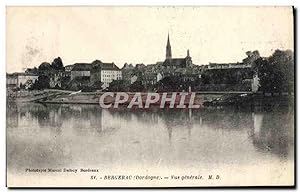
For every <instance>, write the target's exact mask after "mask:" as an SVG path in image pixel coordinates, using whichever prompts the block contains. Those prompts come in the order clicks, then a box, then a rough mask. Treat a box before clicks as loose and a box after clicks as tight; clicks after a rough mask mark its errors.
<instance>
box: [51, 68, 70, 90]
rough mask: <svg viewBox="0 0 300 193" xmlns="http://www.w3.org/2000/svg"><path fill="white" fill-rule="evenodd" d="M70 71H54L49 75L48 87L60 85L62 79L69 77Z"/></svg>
mask: <svg viewBox="0 0 300 193" xmlns="http://www.w3.org/2000/svg"><path fill="white" fill-rule="evenodd" d="M70 74H71V72H69V71H56V72H55V73H52V74H51V75H50V77H49V78H50V82H49V85H50V88H54V87H62V83H63V80H66V79H67V80H69V79H70Z"/></svg>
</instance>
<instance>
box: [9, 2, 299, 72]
mask: <svg viewBox="0 0 300 193" xmlns="http://www.w3.org/2000/svg"><path fill="white" fill-rule="evenodd" d="M210 9H214V12H211V10H210ZM286 12H290V14H286ZM56 13H60V14H56ZM62 13H64V14H62ZM145 15H147V16H148V17H146V16H145ZM7 16H9V17H8V18H10V20H8V21H7V53H9V54H7V72H8V73H11V72H20V71H23V69H25V68H32V67H35V66H38V65H39V64H41V63H42V62H51V61H52V60H53V59H54V58H56V57H58V56H59V57H61V58H62V60H63V63H64V65H65V66H66V65H69V64H74V63H77V62H92V61H94V60H96V59H99V60H101V61H103V62H114V63H115V64H116V65H117V66H118V67H120V68H121V67H122V66H123V65H124V64H125V63H128V64H130V63H132V64H137V63H144V64H146V65H147V64H155V63H156V62H159V61H163V60H164V59H165V49H166V44H167V35H168V33H169V34H170V42H171V45H172V57H173V58H181V57H185V56H186V51H187V50H188V49H189V50H190V55H191V57H192V60H193V63H194V64H196V65H202V64H208V63H210V62H211V63H222V62H224V63H226V62H227V63H228V62H241V61H242V59H243V58H245V57H246V55H245V52H246V51H253V50H258V51H259V52H260V54H261V55H262V56H269V55H271V54H272V53H273V52H274V50H276V49H282V50H287V49H289V50H292V51H293V38H291V37H292V35H290V34H292V33H293V23H292V22H290V21H292V20H291V19H289V18H288V17H292V16H293V14H292V9H290V8H288V7H281V8H279V9H278V7H277V8H275V7H261V8H255V7H250V8H249V7H247V8H246V7H245V8H239V9H235V8H234V7H227V8H217V9H216V8H212V7H211V8H209V7H197V8H192V7H175V8H173V7H144V8H142V7H121V8H120V7H119V8H115V7H96V8H91V7H47V8H45V7H40V8H38V9H37V8H36V7H35V8H34V9H32V8H31V7H26V8H24V7H8V8H7ZM139 16H140V17H139ZM204 16H205V17H204ZM237 16H238V17H237ZM201 17H202V18H201ZM208 17H209V22H206V21H205V18H208ZM90 18H97V20H92V21H91V20H90ZM106 18H110V20H107V19H106ZM139 18H143V19H144V20H147V21H141V20H140V19H139ZM203 18H204V19H203ZM197 19H199V21H198V20H197ZM231 20H232V21H234V22H232V23H234V25H231ZM22 21H26V22H22ZM180 21H182V22H180ZM187 21H188V22H187ZM228 22H229V23H228ZM261 22H264V23H265V24H263V25H262V23H261ZM16 24H19V25H16ZM36 24H39V25H38V26H37V25H36ZM145 24H147V25H145ZM101 26H103V27H101ZM258 26H259V28H258ZM15 29H17V30H15ZM70 29H71V31H70ZM211 30H212V31H211ZM216 30H217V31H216ZM20 32H22V33H20ZM256 32H257V34H256ZM258 32H259V33H258ZM263 32H264V33H263ZM258 34H259V35H258ZM18 45H19V46H18ZM150 53H151V54H150Z"/></svg>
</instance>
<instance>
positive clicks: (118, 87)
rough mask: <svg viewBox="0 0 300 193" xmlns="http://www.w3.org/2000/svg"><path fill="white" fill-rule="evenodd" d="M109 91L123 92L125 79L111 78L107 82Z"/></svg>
mask: <svg viewBox="0 0 300 193" xmlns="http://www.w3.org/2000/svg"><path fill="white" fill-rule="evenodd" d="M108 90H109V91H113V92H124V91H126V90H127V89H126V82H125V80H113V81H112V82H111V83H110V84H109V88H108Z"/></svg>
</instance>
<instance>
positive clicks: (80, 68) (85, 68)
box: [71, 63, 92, 80]
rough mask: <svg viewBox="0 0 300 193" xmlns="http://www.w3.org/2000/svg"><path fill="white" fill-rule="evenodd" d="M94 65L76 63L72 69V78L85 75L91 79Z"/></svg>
mask: <svg viewBox="0 0 300 193" xmlns="http://www.w3.org/2000/svg"><path fill="white" fill-rule="evenodd" d="M91 69H92V65H91V64H90V63H75V64H74V67H73V68H72V70H71V80H74V79H75V78H77V77H85V78H87V79H89V78H90V77H91Z"/></svg>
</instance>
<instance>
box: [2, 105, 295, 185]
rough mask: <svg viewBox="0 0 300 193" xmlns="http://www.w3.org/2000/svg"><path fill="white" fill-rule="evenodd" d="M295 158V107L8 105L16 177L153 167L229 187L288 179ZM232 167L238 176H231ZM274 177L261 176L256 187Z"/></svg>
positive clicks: (10, 165) (10, 163)
mask: <svg viewBox="0 0 300 193" xmlns="http://www.w3.org/2000/svg"><path fill="white" fill-rule="evenodd" d="M293 161H294V111H293V110H291V109H281V110H278V109H276V110H273V111H260V112H253V111H251V110H236V109H229V108H226V109H216V108H206V109H198V110H197V109H193V110H189V109H159V108H152V109H149V110H141V109H140V110H139V109H137V110H133V109H101V108H100V106H99V105H54V104H52V105H51V104H47V105H42V104H35V103H24V104H18V105H17V104H14V103H10V104H7V172H8V175H9V176H10V177H12V179H15V180H17V179H16V178H17V177H20V179H22V177H24V176H25V177H26V176H27V177H28V175H31V176H32V174H28V173H26V172H25V169H26V168H82V167H84V168H98V169H99V170H101V171H111V170H114V171H124V169H128V170H130V169H137V168H138V169H139V171H146V172H149V169H151V168H156V169H157V170H162V171H172V172H174V173H176V172H177V173H183V172H188V171H193V172H194V173H197V172H201V173H203V172H208V173H209V172H211V171H214V172H217V173H218V172H219V173H222V174H223V179H224V178H226V180H225V179H224V180H225V181H224V184H228V183H227V182H230V183H229V184H231V183H233V184H234V183H237V180H239V179H235V177H234V178H233V177H232V175H235V176H236V177H237V178H240V180H244V181H243V182H245V184H246V185H247V184H248V183H251V182H253V180H254V181H255V179H252V178H251V179H248V178H247V176H249V175H250V176H253V177H255V174H254V173H255V171H256V172H257V173H258V174H257V175H258V176H260V175H263V174H265V173H266V174H269V176H271V177H272V176H273V175H274V173H276V175H278V176H280V175H281V177H283V179H286V178H289V180H288V182H282V183H281V181H280V180H279V179H278V180H277V181H278V183H281V184H286V183H287V184H289V183H291V180H293V169H294V164H293ZM157 170H155V171H157ZM253 170H254V171H253ZM230 171H231V172H236V173H234V174H230V175H229V174H228V172H230ZM127 172H128V171H127ZM188 173H190V172H188ZM50 175H51V174H50ZM53 175H55V174H53ZM230 176H231V177H230ZM267 176H268V175H267ZM273 177H274V176H273ZM275 177H276V176H275ZM229 178H233V179H229ZM247 180H248V181H247ZM281 180H282V179H281ZM275 181H276V180H275ZM277 181H276V182H277ZM259 182H261V183H259ZM273 182H274V180H273V181H272V180H270V179H269V180H267V179H262V181H258V184H262V185H266V184H267V185H272V183H273ZM276 182H274V183H276ZM10 183H11V184H13V182H10ZM40 183H42V182H40ZM61 183H62V185H63V182H61ZM265 183H266V184H265ZM221 184H222V183H221Z"/></svg>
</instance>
